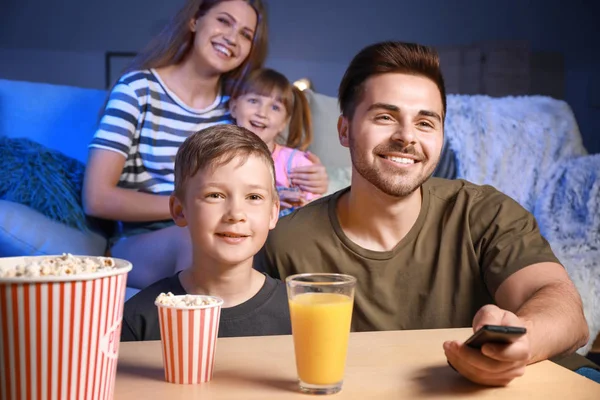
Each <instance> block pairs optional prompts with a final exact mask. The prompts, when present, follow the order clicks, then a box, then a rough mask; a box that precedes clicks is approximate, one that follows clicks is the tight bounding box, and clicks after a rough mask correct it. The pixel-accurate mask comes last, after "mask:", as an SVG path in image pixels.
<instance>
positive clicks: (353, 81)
mask: <svg viewBox="0 0 600 400" xmlns="http://www.w3.org/2000/svg"><path fill="white" fill-rule="evenodd" d="M386 73H401V74H409V75H419V76H424V77H426V78H429V79H431V80H432V81H433V82H434V83H435V84H436V86H437V87H438V89H439V90H440V95H441V96H442V105H443V115H442V118H445V117H446V88H445V86H444V78H443V76H442V71H441V69H440V59H439V57H438V54H437V51H435V49H433V48H431V47H428V46H423V45H420V44H415V43H404V42H389V41H388V42H381V43H375V44H373V45H370V46H367V47H365V48H364V49H362V50H361V51H360V52H359V53H358V54H357V55H356V56H355V57H354V58H353V59H352V61H351V62H350V65H349V66H348V69H347V70H346V73H345V74H344V77H343V78H342V82H341V83H340V87H339V90H338V99H339V103H340V110H341V112H342V115H344V116H345V117H347V118H349V119H352V117H353V116H354V111H355V110H356V106H357V104H358V103H359V102H360V100H361V99H362V95H363V90H364V84H365V82H366V81H367V79H369V78H370V77H372V76H375V75H381V74H386Z"/></svg>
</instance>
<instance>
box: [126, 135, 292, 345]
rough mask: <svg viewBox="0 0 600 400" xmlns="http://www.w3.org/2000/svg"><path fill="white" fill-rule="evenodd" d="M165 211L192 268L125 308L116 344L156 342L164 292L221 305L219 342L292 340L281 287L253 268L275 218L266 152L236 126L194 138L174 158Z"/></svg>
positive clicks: (276, 205)
mask: <svg viewBox="0 0 600 400" xmlns="http://www.w3.org/2000/svg"><path fill="white" fill-rule="evenodd" d="M170 209H171V215H172V217H173V220H174V221H175V223H176V224H177V225H178V226H179V227H181V228H185V227H187V228H188V229H189V233H190V238H191V241H192V265H191V266H190V267H189V268H188V269H185V270H183V271H181V272H179V273H177V274H175V275H174V276H172V277H170V278H165V279H162V280H160V281H158V282H156V283H154V284H152V285H150V286H149V287H147V288H146V289H144V290H142V291H141V292H140V293H138V294H137V295H135V296H134V297H132V298H131V299H130V300H129V301H127V302H126V303H125V310H124V314H123V327H122V332H121V340H122V341H131V340H159V339H160V329H159V324H158V312H157V309H156V306H155V305H154V300H155V299H156V297H157V296H158V295H159V294H160V293H162V292H164V293H168V292H172V293H173V294H175V295H184V294H204V295H213V296H218V297H221V298H222V299H223V300H224V304H223V309H222V311H221V320H220V325H219V337H230V336H259V335H279V334H281V335H283V334H290V333H291V325H290V316H289V309H288V303H287V295H286V289H285V285H284V284H283V282H281V281H279V280H275V279H273V278H271V277H269V276H267V275H266V274H262V273H260V272H258V271H256V270H255V269H254V268H253V267H252V262H253V257H254V255H255V254H256V253H257V252H258V251H259V250H260V248H261V247H262V246H263V244H264V242H265V240H266V238H267V234H268V232H269V230H270V229H273V228H274V227H275V224H276V223H277V215H278V213H279V200H278V197H277V190H276V188H275V172H274V166H273V159H272V158H271V153H270V151H269V149H268V147H267V146H266V144H265V143H264V142H263V141H262V140H261V139H260V138H259V137H258V136H256V135H255V134H253V133H252V132H250V131H248V130H247V129H245V128H241V127H238V126H235V125H216V126H212V127H210V128H207V129H204V130H202V131H199V132H197V133H195V134H193V135H191V136H190V137H189V138H187V139H186V140H185V142H184V143H183V145H182V146H181V147H180V148H179V150H178V152H177V156H176V158H175V191H174V192H173V194H172V195H171V198H170ZM140 251H144V249H140Z"/></svg>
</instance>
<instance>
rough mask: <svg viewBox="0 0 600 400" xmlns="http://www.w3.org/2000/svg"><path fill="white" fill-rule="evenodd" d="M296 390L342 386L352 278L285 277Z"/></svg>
mask: <svg viewBox="0 0 600 400" xmlns="http://www.w3.org/2000/svg"><path fill="white" fill-rule="evenodd" d="M286 285H287V293H288V300H289V305H290V315H291V318H292V334H293V338H294V350H295V354H296V368H297V370H298V378H299V380H300V390H301V391H302V392H304V393H310V394H333V393H337V392H339V391H340V390H341V389H342V383H343V380H344V369H345V366H346V353H347V350H348V337H349V336H350V322H351V320H352V306H353V304H354V288H355V287H356V278H354V277H353V276H350V275H343V274H327V273H313V274H298V275H291V276H288V277H287V278H286Z"/></svg>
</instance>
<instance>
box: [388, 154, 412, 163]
mask: <svg viewBox="0 0 600 400" xmlns="http://www.w3.org/2000/svg"><path fill="white" fill-rule="evenodd" d="M385 158H387V159H388V160H390V161H393V162H395V163H398V164H414V163H415V160H413V159H412V158H404V157H392V156H385Z"/></svg>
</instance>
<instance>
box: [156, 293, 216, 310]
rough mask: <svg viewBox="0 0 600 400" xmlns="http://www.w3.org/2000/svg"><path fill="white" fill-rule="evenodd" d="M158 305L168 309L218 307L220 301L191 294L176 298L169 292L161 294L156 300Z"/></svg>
mask: <svg viewBox="0 0 600 400" xmlns="http://www.w3.org/2000/svg"><path fill="white" fill-rule="evenodd" d="M156 303H157V304H161V305H163V306H168V307H178V308H188V307H199V306H211V305H217V304H219V300H218V299H217V298H215V297H210V296H200V295H191V294H186V295H184V296H175V295H174V294H173V293H171V292H169V293H167V294H165V293H161V294H159V295H158V297H157V298H156Z"/></svg>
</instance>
